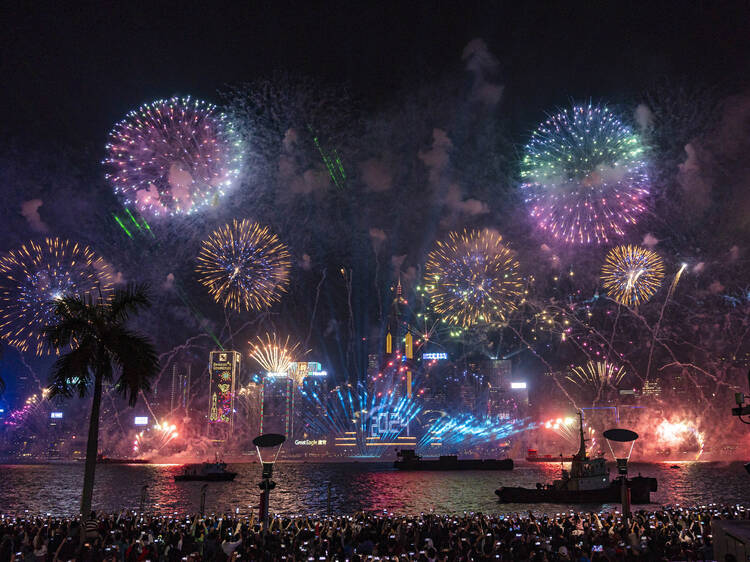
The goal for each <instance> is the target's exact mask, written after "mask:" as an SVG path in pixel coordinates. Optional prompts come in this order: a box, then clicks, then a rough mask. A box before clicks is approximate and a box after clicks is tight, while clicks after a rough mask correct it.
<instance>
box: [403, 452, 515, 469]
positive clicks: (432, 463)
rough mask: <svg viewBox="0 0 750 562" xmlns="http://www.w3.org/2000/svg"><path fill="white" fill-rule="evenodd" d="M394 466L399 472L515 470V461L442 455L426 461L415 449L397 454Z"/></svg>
mask: <svg viewBox="0 0 750 562" xmlns="http://www.w3.org/2000/svg"><path fill="white" fill-rule="evenodd" d="M396 456H397V457H398V460H396V461H395V462H394V463H393V466H394V467H395V468H397V469H399V470H513V459H459V458H458V456H456V455H441V456H440V457H439V458H437V459H427V460H424V459H422V457H421V456H420V455H418V454H417V453H416V452H415V451H414V449H402V450H400V451H397V452H396Z"/></svg>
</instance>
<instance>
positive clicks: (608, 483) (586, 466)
mask: <svg viewBox="0 0 750 562" xmlns="http://www.w3.org/2000/svg"><path fill="white" fill-rule="evenodd" d="M578 417H579V419H580V436H581V445H580V447H579V449H578V452H577V453H576V454H575V455H573V460H572V462H571V467H570V471H567V470H563V471H562V477H561V478H560V480H555V481H554V482H553V483H552V484H547V485H542V484H537V485H536V489H530V488H517V487H508V486H502V487H500V488H498V489H497V490H495V493H496V494H497V496H498V498H499V499H500V502H502V503H617V502H619V501H620V499H621V495H620V494H621V481H620V480H617V479H615V480H610V479H609V469H608V468H607V465H606V461H605V459H604V458H603V457H597V458H593V459H592V458H589V457H588V455H587V454H586V441H585V439H584V438H583V415H582V414H581V413H580V412H579V413H578ZM627 486H628V488H630V494H631V498H632V502H633V503H651V492H655V491H656V478H645V477H643V476H640V475H639V476H636V477H635V478H629V479H628V480H627Z"/></svg>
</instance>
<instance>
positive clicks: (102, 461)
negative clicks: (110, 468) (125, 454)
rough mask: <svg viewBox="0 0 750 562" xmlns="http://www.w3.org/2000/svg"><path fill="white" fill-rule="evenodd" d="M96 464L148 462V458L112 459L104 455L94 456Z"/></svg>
mask: <svg viewBox="0 0 750 562" xmlns="http://www.w3.org/2000/svg"><path fill="white" fill-rule="evenodd" d="M96 462H97V464H148V463H150V462H151V460H150V459H113V458H112V457H105V456H104V455H97V456H96Z"/></svg>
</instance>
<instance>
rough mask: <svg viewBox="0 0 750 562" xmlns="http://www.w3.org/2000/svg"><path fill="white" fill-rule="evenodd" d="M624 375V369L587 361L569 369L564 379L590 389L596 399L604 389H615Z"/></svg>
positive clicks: (609, 364)
mask: <svg viewBox="0 0 750 562" xmlns="http://www.w3.org/2000/svg"><path fill="white" fill-rule="evenodd" d="M625 374H626V371H625V368H624V367H622V366H618V365H615V364H614V363H610V362H609V361H589V362H588V363H586V364H585V365H581V366H577V367H573V368H571V369H570V371H569V372H568V376H567V377H566V378H567V379H568V380H569V381H571V382H573V383H575V384H576V385H578V386H579V387H581V388H589V389H592V390H593V391H594V392H595V393H596V394H597V398H598V397H599V395H600V394H601V392H602V391H603V390H604V389H605V388H606V387H608V386H612V387H617V385H618V384H620V382H621V381H622V379H623V377H625Z"/></svg>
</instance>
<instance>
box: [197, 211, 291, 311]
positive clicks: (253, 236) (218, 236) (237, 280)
mask: <svg viewBox="0 0 750 562" xmlns="http://www.w3.org/2000/svg"><path fill="white" fill-rule="evenodd" d="M289 258H290V256H289V252H288V250H287V248H286V246H285V245H284V244H282V243H281V242H280V241H279V239H278V237H277V236H276V234H274V233H272V232H271V231H270V230H269V229H268V227H265V226H260V225H259V224H258V223H255V222H251V221H249V220H247V219H243V220H241V221H237V220H234V221H233V222H232V223H231V224H226V225H225V226H223V227H222V228H220V229H218V230H215V231H214V232H213V233H212V234H211V236H209V238H208V239H207V240H204V241H203V243H202V245H201V249H200V252H199V253H198V265H197V266H196V273H198V276H199V281H200V282H201V283H202V284H203V285H205V286H206V287H208V291H209V293H210V294H211V296H212V297H213V298H214V300H215V301H216V302H218V303H221V304H223V305H224V307H226V308H229V309H232V310H236V311H238V312H240V311H242V310H262V309H264V308H268V307H270V306H271V305H272V304H273V303H275V302H277V301H278V300H280V299H281V293H282V292H284V291H286V288H287V286H288V284H289V269H290V267H291V266H290V261H289Z"/></svg>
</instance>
